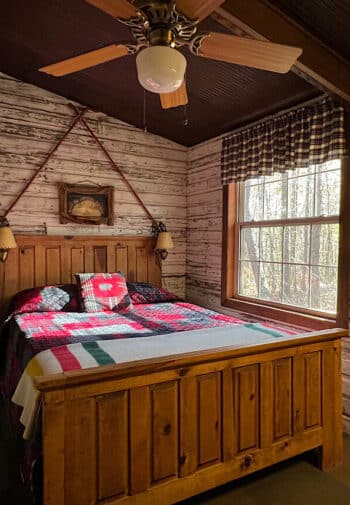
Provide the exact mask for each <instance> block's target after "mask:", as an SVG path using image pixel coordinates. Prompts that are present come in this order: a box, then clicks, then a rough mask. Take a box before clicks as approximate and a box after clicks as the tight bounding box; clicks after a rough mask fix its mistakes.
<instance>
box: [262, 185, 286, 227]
mask: <svg viewBox="0 0 350 505" xmlns="http://www.w3.org/2000/svg"><path fill="white" fill-rule="evenodd" d="M286 197H287V192H286V185H285V184H284V181H279V182H271V183H268V184H265V188H264V216H263V217H264V219H284V218H285V217H286Z"/></svg>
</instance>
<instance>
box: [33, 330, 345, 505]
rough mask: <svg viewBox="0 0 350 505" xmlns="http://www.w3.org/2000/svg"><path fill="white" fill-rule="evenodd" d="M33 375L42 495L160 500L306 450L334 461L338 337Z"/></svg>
mask: <svg viewBox="0 0 350 505" xmlns="http://www.w3.org/2000/svg"><path fill="white" fill-rule="evenodd" d="M343 335H344V332H342V331H335V330H333V331H331V332H330V331H328V332H322V333H321V334H318V335H316V334H311V335H310V337H307V338H305V340H304V339H302V340H300V339H299V340H297V339H295V340H293V341H291V342H289V343H288V346H287V347H286V344H284V347H283V345H282V344H281V343H276V345H265V346H256V347H254V348H250V349H243V350H239V349H238V350H237V349H233V350H225V351H223V350H222V351H220V350H218V351H217V352H215V353H213V352H210V353H205V352H204V353H203V352H202V353H195V354H193V355H191V356H185V357H180V358H178V359H176V358H169V359H162V360H148V361H147V362H139V363H137V362H136V363H132V364H128V365H119V366H114V367H105V368H101V369H99V370H94V369H92V370H86V371H83V372H82V371H80V372H76V373H69V374H65V375H63V374H62V375H60V376H55V377H48V378H42V379H40V380H38V382H37V384H38V387H39V389H41V391H42V392H43V394H44V404H43V443H44V496H45V498H44V504H45V505H58V504H59V505H95V504H96V505H97V504H101V505H102V504H109V505H112V504H115V505H119V504H120V505H124V504H125V505H153V504H154V503H160V504H162V505H167V504H169V505H170V504H173V503H176V502H177V501H179V500H182V499H185V498H187V497H190V496H192V495H195V494H198V493H200V492H203V491H206V490H208V489H210V488H213V487H216V486H218V485H221V484H224V483H226V482H228V481H231V480H233V479H236V478H238V477H242V476H244V475H247V474H249V473H251V472H254V471H256V470H258V469H261V468H263V467H266V466H269V465H272V464H274V463H276V462H278V461H281V460H284V459H287V458H289V457H292V456H294V455H296V454H300V453H303V452H305V451H308V450H310V449H315V448H321V465H322V468H323V469H330V468H332V467H334V466H335V465H337V464H338V463H340V462H341V459H342V421H341V375H340V337H341V336H343Z"/></svg>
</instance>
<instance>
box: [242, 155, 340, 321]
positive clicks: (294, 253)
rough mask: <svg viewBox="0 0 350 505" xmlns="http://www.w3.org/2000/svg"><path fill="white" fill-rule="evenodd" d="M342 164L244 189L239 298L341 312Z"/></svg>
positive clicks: (255, 183)
mask: <svg viewBox="0 0 350 505" xmlns="http://www.w3.org/2000/svg"><path fill="white" fill-rule="evenodd" d="M340 173H341V171H340V160H334V161H331V162H328V163H325V164H323V165H318V166H311V167H306V168H303V169H298V170H293V171H288V172H286V173H284V174H275V175H273V176H270V177H267V176H265V177H261V178H259V179H250V180H247V181H246V182H244V183H240V189H239V212H238V215H239V220H238V221H239V222H238V226H239V240H240V245H239V258H238V286H237V291H238V295H239V296H242V297H246V298H253V299H258V300H265V301H267V302H270V303H272V304H283V305H290V306H293V307H300V308H305V309H309V310H313V311H317V312H325V313H332V314H334V313H335V312H336V308H337V307H336V303H337V275H338V250H339V203H340Z"/></svg>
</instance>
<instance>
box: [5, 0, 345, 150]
mask: <svg viewBox="0 0 350 505" xmlns="http://www.w3.org/2000/svg"><path fill="white" fill-rule="evenodd" d="M289 1H290V0H289ZM304 1H305V2H306V3H308V1H309V0H304ZM339 1H340V0H339ZM295 3H296V0H295ZM314 3H315V4H316V3H318V2H317V1H316V0H315V1H314ZM322 3H323V2H322ZM202 28H203V29H211V30H215V31H225V29H224V28H223V27H222V26H221V25H218V24H217V23H216V22H215V21H214V20H207V21H205V22H204V23H203V24H202ZM130 39H131V37H130V33H129V30H128V29H127V28H126V27H124V26H123V25H121V24H120V23H118V22H117V21H116V20H114V19H113V18H111V17H110V16H108V15H106V14H104V13H102V12H101V11H99V10H98V9H96V8H94V7H92V6H90V5H88V4H86V3H85V2H84V1H83V0H50V1H47V0H36V1H35V2H28V0H11V1H8V2H2V5H1V16H0V71H2V72H4V73H6V74H9V75H11V76H14V77H16V78H18V79H20V80H22V81H25V82H29V83H33V84H36V85H37V86H40V87H41V88H44V89H46V90H49V91H52V92H55V93H58V94H60V95H62V96H64V97H66V98H68V99H70V100H76V101H78V102H80V103H82V104H85V105H88V106H89V107H91V108H93V109H96V110H99V111H102V112H105V113H107V114H109V115H111V116H114V117H116V118H118V119H120V120H122V121H125V122H127V123H130V124H133V125H135V126H137V127H143V99H144V93H143V90H142V88H141V87H140V85H139V84H138V82H137V77H136V68H135V56H130V57H126V58H124V59H121V60H115V61H113V62H110V63H105V64H103V65H100V66H98V67H95V68H92V69H90V70H87V71H82V72H78V73H76V74H72V75H71V76H66V77H61V78H54V77H50V76H47V75H44V74H42V73H40V72H38V71H37V69H38V68H39V67H41V66H43V65H46V64H49V63H53V62H56V61H58V60H61V59H64V58H67V57H70V56H74V55H77V54H80V53H82V52H85V51H89V50H92V49H97V48H100V47H103V46H105V45H108V44H110V43H113V42H116V41H120V42H124V41H128V40H130ZM185 52H186V57H187V60H188V72H187V85H188V94H189V99H190V103H189V105H188V107H187V116H188V120H189V124H188V126H185V124H184V115H185V110H184V108H182V107H181V108H177V109H172V110H168V111H164V110H162V109H161V107H160V104H159V97H158V96H157V95H154V94H152V93H147V94H146V104H147V106H146V109H147V110H146V117H147V121H146V122H147V128H148V131H151V132H153V133H157V134H159V135H162V136H163V137H166V138H169V139H172V140H174V141H176V142H179V143H180V144H183V145H186V146H191V145H194V144H197V143H198V142H201V141H204V140H206V139H209V138H212V137H214V136H216V135H219V134H221V133H224V132H227V131H229V130H231V129H233V128H235V127H236V126H238V125H241V124H245V123H247V122H249V121H252V120H255V119H257V118H259V117H262V116H264V115H266V114H270V113H273V112H274V111H277V110H279V109H281V108H284V107H289V106H290V105H294V104H296V103H300V102H302V101H304V100H306V99H308V98H310V97H312V96H315V95H316V94H318V93H319V91H318V90H316V89H315V88H314V87H313V86H311V85H310V84H309V83H307V82H306V81H304V80H303V79H301V78H300V77H298V76H296V75H295V74H294V73H292V72H289V73H288V74H286V75H279V74H274V73H270V72H265V71H260V70H253V69H249V68H245V67H241V66H236V65H230V64H226V63H221V62H215V61H210V60H206V59H203V58H198V57H194V56H192V55H190V54H189V52H188V51H186V50H185Z"/></svg>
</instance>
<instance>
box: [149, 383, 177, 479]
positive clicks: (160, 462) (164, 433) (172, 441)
mask: <svg viewBox="0 0 350 505" xmlns="http://www.w3.org/2000/svg"><path fill="white" fill-rule="evenodd" d="M151 409H152V430H151V437H152V483H159V482H160V481H162V480H164V479H170V478H174V477H177V475H178V441H179V432H178V384H177V382H176V381H172V382H166V383H164V384H159V385H157V386H153V387H152V388H151Z"/></svg>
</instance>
